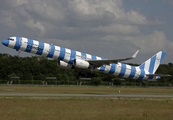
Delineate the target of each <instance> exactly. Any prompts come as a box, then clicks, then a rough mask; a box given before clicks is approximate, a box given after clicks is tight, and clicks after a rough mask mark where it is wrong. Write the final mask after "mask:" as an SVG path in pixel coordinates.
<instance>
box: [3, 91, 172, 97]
mask: <svg viewBox="0 0 173 120" xmlns="http://www.w3.org/2000/svg"><path fill="white" fill-rule="evenodd" d="M0 96H1V97H3V96H28V97H32V96H34V97H36V96H37V97H131V98H173V94H172V95H156V94H154V95H151V94H121V93H119V94H82V93H75V94H74V93H20V92H2V93H0Z"/></svg>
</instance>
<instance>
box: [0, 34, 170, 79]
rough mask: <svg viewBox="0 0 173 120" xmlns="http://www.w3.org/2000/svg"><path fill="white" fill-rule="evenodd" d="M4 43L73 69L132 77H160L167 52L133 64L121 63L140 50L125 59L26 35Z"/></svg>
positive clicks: (11, 38) (10, 38)
mask: <svg viewBox="0 0 173 120" xmlns="http://www.w3.org/2000/svg"><path fill="white" fill-rule="evenodd" d="M2 44H3V45H5V46H7V47H10V48H13V49H16V50H17V51H18V54H19V53H20V51H24V52H29V53H32V54H37V55H41V56H45V57H49V58H53V59H56V60H58V63H57V64H58V66H60V67H64V68H69V69H72V68H74V67H78V68H82V69H91V71H92V70H98V71H102V72H105V73H109V74H113V75H116V76H119V77H124V78H132V79H140V80H142V79H159V78H160V77H161V76H170V75H163V74H154V73H155V72H156V70H157V68H158V67H159V65H160V63H161V62H162V60H163V58H164V57H165V55H166V53H165V52H162V51H160V52H158V53H157V54H155V55H154V56H152V57H151V58H150V59H148V60H147V61H146V62H144V63H143V64H141V65H140V66H131V65H127V64H123V63H121V61H125V60H130V59H134V58H135V57H136V55H137V54H138V52H139V50H138V51H136V53H135V54H134V55H133V56H132V57H128V58H124V59H109V60H108V59H105V58H101V57H98V56H94V55H90V54H86V53H83V52H79V51H75V50H70V49H67V48H63V47H59V46H55V45H52V44H48V43H43V42H40V41H36V40H31V39H28V38H24V37H9V38H8V39H7V40H4V41H3V42H2Z"/></svg>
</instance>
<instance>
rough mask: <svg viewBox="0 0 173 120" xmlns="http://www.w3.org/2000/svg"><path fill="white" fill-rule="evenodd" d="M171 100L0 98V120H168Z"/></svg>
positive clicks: (171, 105) (171, 111)
mask: <svg viewBox="0 0 173 120" xmlns="http://www.w3.org/2000/svg"><path fill="white" fill-rule="evenodd" d="M172 113H173V100H171V99H151V98H110V97H109V98H101V97H0V120H31V119H32V120H33V119H34V120H149V119H150V120H172Z"/></svg>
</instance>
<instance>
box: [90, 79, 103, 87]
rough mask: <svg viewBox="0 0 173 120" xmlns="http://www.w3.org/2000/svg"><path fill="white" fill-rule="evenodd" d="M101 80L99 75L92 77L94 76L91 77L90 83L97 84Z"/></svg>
mask: <svg viewBox="0 0 173 120" xmlns="http://www.w3.org/2000/svg"><path fill="white" fill-rule="evenodd" d="M101 82H102V80H101V78H100V77H94V78H92V84H93V85H96V86H98V85H100V84H101Z"/></svg>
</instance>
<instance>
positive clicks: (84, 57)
mask: <svg viewBox="0 0 173 120" xmlns="http://www.w3.org/2000/svg"><path fill="white" fill-rule="evenodd" d="M81 55H82V59H85V60H86V53H82V52H81Z"/></svg>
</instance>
